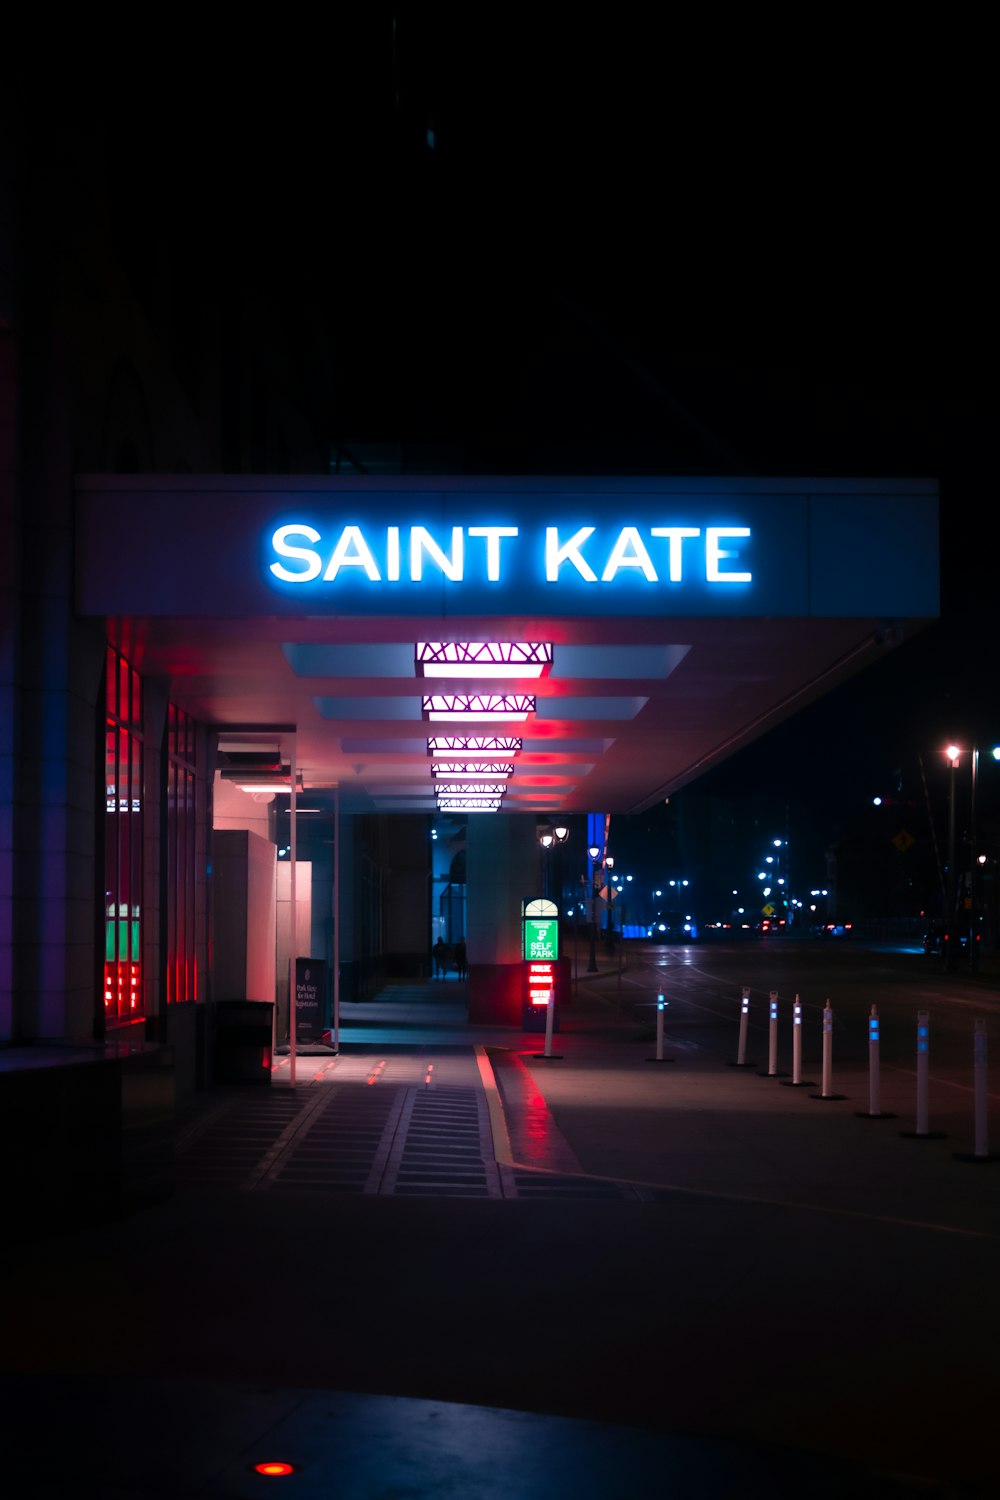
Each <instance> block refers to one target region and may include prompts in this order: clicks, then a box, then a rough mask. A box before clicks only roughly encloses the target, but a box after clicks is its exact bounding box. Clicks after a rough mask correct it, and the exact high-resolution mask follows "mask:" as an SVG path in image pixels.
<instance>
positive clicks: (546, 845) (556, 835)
mask: <svg viewBox="0 0 1000 1500" xmlns="http://www.w3.org/2000/svg"><path fill="white" fill-rule="evenodd" d="M536 837H537V839H538V842H539V844H540V845H541V846H542V848H543V849H544V850H546V851H548V850H550V849H558V848H559V847H560V846H561V845H563V844H565V842H566V840H567V839H568V838H569V829H568V828H567V827H566V826H565V825H564V824H561V823H560V824H557V825H556V826H555V827H554V828H553V827H550V826H549V824H545V825H544V826H543V827H541V828H539V829H538V831H537V834H536ZM543 865H544V870H545V880H544V886H545V891H544V894H545V895H546V897H547V898H548V899H549V900H550V901H551V900H552V872H551V870H550V868H549V861H548V860H547V859H544V858H543ZM556 873H557V877H558V884H559V886H560V889H559V892H558V895H559V901H558V905H559V907H560V910H561V909H562V889H561V886H562V873H561V869H559V868H557V871H556Z"/></svg>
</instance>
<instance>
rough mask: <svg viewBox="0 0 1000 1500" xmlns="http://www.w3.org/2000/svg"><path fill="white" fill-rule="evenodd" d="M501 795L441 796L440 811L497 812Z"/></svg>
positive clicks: (501, 800) (501, 799)
mask: <svg viewBox="0 0 1000 1500" xmlns="http://www.w3.org/2000/svg"><path fill="white" fill-rule="evenodd" d="M502 802H503V798H502V797H442V798H441V799H440V801H439V802H438V808H439V809H440V811H441V812H469V813H471V812H499V811H500V804H501V803H502Z"/></svg>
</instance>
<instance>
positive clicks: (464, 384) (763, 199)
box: [8, 4, 1000, 853]
mask: <svg viewBox="0 0 1000 1500" xmlns="http://www.w3.org/2000/svg"><path fill="white" fill-rule="evenodd" d="M353 9H354V10H355V11H357V12H361V13H360V14H351V15H339V16H336V17H335V18H333V19H330V18H329V17H326V18H324V22H323V30H322V34H321V35H320V34H316V35H308V34H304V33H302V32H301V31H296V32H295V34H294V35H289V36H287V37H285V36H275V35H274V34H273V32H272V30H271V29H270V28H269V31H268V35H267V36H266V37H264V36H261V37H260V38H257V37H256V36H254V35H253V34H252V33H246V34H241V35H239V36H231V37H229V36H227V37H225V38H220V39H219V42H218V43H213V42H212V41H211V40H210V39H208V38H200V39H199V42H198V45H193V44H192V38H191V37H190V36H189V35H188V34H187V33H186V31H185V34H184V36H183V37H178V38H177V39H175V40H172V39H170V38H164V39H163V45H162V47H158V51H157V56H156V58H155V60H149V59H147V60H145V61H144V62H143V63H142V64H141V65H140V64H139V62H138V61H136V62H135V65H134V66H133V67H131V68H129V69H126V70H123V69H122V68H121V67H120V66H119V65H118V55H117V52H116V53H115V62H114V65H113V67H111V68H110V69H109V68H106V67H103V66H101V67H93V68H90V69H81V70H80V71H79V76H78V77H77V78H76V80H75V82H73V81H71V82H70V83H69V85H68V87H67V89H66V90H65V91H64V92H63V93H62V94H60V96H59V98H60V103H59V105H57V106H53V103H52V99H51V97H49V96H48V95H46V97H45V98H44V99H41V100H40V99H39V98H38V97H36V96H33V95H32V94H31V91H30V86H29V85H27V84H24V82H23V80H22V87H23V88H24V90H25V100H24V101H23V103H22V104H21V105H20V115H19V117H17V124H18V126H19V128H20V129H21V130H22V131H24V130H25V127H26V126H27V130H28V134H29V135H30V133H31V131H32V130H34V131H37V132H38V134H39V137H41V136H45V137H46V138H48V137H49V135H50V134H53V133H54V134H55V135H58V132H59V131H60V130H64V129H66V128H68V127H69V128H73V129H81V130H89V131H93V132H95V133H96V134H97V135H99V136H101V137H102V139H103V140H104V141H105V143H106V150H107V154H108V162H109V169H108V193H109V198H110V202H111V205H112V212H113V213H114V214H115V216H116V220H117V222H118V224H119V226H120V232H121V235H122V237H123V240H128V241H129V242H130V245H131V252H130V253H131V254H132V255H133V256H135V255H136V254H137V253H138V254H141V252H142V246H143V244H144V228H148V229H149V230H150V231H151V232H152V231H155V234H156V235H158V236H160V237H164V238H166V239H167V240H168V241H169V242H170V244H171V254H172V257H173V262H174V268H175V277H176V285H177V287H178V289H179V290H180V291H181V292H183V290H184V288H185V287H187V288H200V292H201V295H206V293H207V294H208V295H210V289H211V286H212V285H213V283H217V282H220V281H224V282H225V283H226V284H227V285H229V286H232V285H233V284H241V285H242V286H243V287H244V288H245V290H246V293H247V295H248V296H250V297H253V296H255V295H257V294H258V292H259V291H260V290H261V289H266V294H267V297H268V298H269V299H270V300H271V301H272V302H274V303H275V304H277V305H278V306H280V305H281V304H283V303H284V304H289V305H290V304H291V303H296V304H298V305H299V306H301V304H302V302H303V300H307V301H308V303H309V306H310V308H311V309H312V315H313V316H314V317H315V319H316V320H317V324H321V325H322V326H323V327H324V328H326V329H327V330H329V332H330V338H331V344H332V347H333V350H334V369H333V372H332V376H331V380H332V393H333V394H332V399H331V401H330V408H329V427H330V437H331V440H332V441H337V442H348V443H350V442H402V443H410V444H413V443H425V444H441V445H444V446H447V447H450V448H451V449H453V450H454V451H455V452H456V453H459V454H460V455H461V462H462V464H463V466H464V467H465V469H466V470H467V471H468V472H481V473H482V472H493V473H503V472H521V473H531V472H536V473H542V472H549V473H568V472H605V473H648V474H683V473H702V474H706V473H708V474H711V473H718V474H726V473H744V474H799V475H811V474H817V475H821V474H844V475H871V476H907V475H916V476H927V477H932V478H936V479H938V480H939V481H940V484H941V506H942V560H943V575H942V579H943V614H942V619H941V621H940V622H939V623H938V624H935V625H934V626H932V627H930V628H929V629H928V630H926V631H925V632H924V633H923V635H922V636H921V637H919V638H918V639H916V640H914V641H912V642H910V643H908V644H907V645H905V646H904V647H902V648H900V649H898V650H897V651H895V652H892V653H890V654H889V655H888V656H887V657H886V658H885V660H884V661H883V662H881V663H879V664H878V665H877V666H875V667H872V668H870V669H869V670H868V671H866V672H865V673H863V674H861V676H859V677H858V678H857V679H856V680H854V681H853V682H851V683H849V684H847V685H845V686H844V687H842V688H841V689H839V690H837V691H836V692H834V693H833V694H831V695H829V697H828V698H827V699H825V700H824V701H823V703H821V704H820V705H818V706H816V707H815V708H813V709H810V710H808V711H807V712H805V713H803V714H801V715H799V716H797V718H796V719H795V720H793V721H792V722H791V723H789V724H788V725H786V726H783V727H781V728H779V729H778V730H775V731H773V732H772V733H771V734H770V735H768V736H766V737H765V738H764V739H763V740H761V741H760V742H759V743H758V744H757V745H756V746H754V747H751V748H750V749H749V750H748V751H746V752H745V753H744V754H742V755H739V756H737V757H735V758H734V759H733V760H732V761H731V762H729V763H728V764H727V765H726V766H724V767H722V768H720V769H719V770H718V771H717V772H715V773H713V774H712V776H710V777H707V778H705V779H704V783H703V784H702V786H703V789H704V791H705V792H706V793H707V792H712V793H713V794H715V793H717V794H719V795H726V796H738V795H740V794H741V793H747V792H748V791H749V790H753V791H754V792H756V791H758V790H759V789H760V787H761V786H762V785H763V784H765V783H767V784H771V783H773V785H774V787H775V789H776V794H777V795H778V797H779V798H780V797H784V799H785V800H786V801H796V800H799V801H801V802H802V803H803V805H805V803H809V804H810V806H811V807H812V809H813V811H814V819H813V820H814V821H815V822H816V824H817V831H816V835H815V836H816V839H817V841H818V842H819V843H820V844H822V843H823V842H824V840H826V841H829V840H831V839H835V838H836V837H838V836H840V835H841V834H842V833H843V832H844V830H845V828H847V827H849V826H850V824H851V822H852V819H853V818H854V816H855V814H856V812H857V809H858V807H859V806H860V805H861V804H862V803H863V802H864V801H866V800H870V798H871V796H872V795H874V794H875V793H876V792H879V791H882V790H883V789H884V788H885V787H886V786H888V785H889V784H890V782H891V780H892V778H893V776H894V775H896V777H897V780H899V781H900V782H901V784H903V785H904V786H905V787H906V788H907V789H908V788H909V787H910V785H911V784H912V780H913V778H914V776H915V775H916V770H915V768H916V766H917V764H918V757H919V756H920V755H923V756H924V757H926V758H927V759H928V761H930V760H931V759H932V758H933V757H934V756H935V755H938V756H939V747H940V745H941V744H942V743H944V741H945V740H946V739H947V738H951V737H956V738H964V737H966V736H971V735H973V734H974V735H975V736H976V737H977V738H978V739H979V742H980V743H981V744H986V743H992V738H991V737H992V736H997V737H1000V712H998V711H997V706H996V662H997V659H998V657H997V647H998V638H997V637H998V632H997V629H996V625H995V623H994V605H993V590H992V566H993V551H994V549H995V541H994V539H993V533H992V531H990V529H989V528H990V517H991V515H992V513H993V511H994V508H995V503H994V488H995V486H994V478H993V472H992V468H991V467H990V466H989V465H988V463H987V437H988V435H989V436H992V426H993V411H992V403H991V401H990V399H989V398H990V396H991V394H992V392H991V389H990V388H991V386H992V384H993V381H992V379H991V377H992V374H993V372H992V360H991V355H992V350H993V348H994V346H995V321H994V320H995V306H994V304H995V298H994V297H993V288H992V286H991V273H992V267H989V268H988V260H992V258H993V257H992V250H993V245H994V240H993V237H992V231H990V230H988V227H987V225H988V215H989V212H990V198H991V196H992V191H991V189H992V182H993V178H994V171H993V164H992V162H991V160H990V158H989V155H988V150H987V145H986V142H987V141H989V139H990V136H991V131H990V130H988V128H987V107H986V100H987V98H988V97H989V94H988V92H987V87H986V76H985V66H986V64H985V58H986V56H988V55H989V49H988V48H987V47H986V46H985V42H984V39H982V38H978V39H977V37H976V36H975V34H973V33H970V32H969V31H968V30H967V23H966V22H965V21H963V20H962V18H959V19H957V20H955V21H954V22H946V21H943V20H942V19H941V17H936V18H935V20H934V23H933V27H932V26H931V24H930V22H925V23H921V22H919V21H917V20H915V19H914V17H913V16H908V17H907V20H906V27H905V30H904V29H902V27H901V25H897V24H896V23H895V22H893V21H891V20H888V19H886V20H873V19H872V17H871V16H870V15H866V16H865V18H864V22H863V24H862V22H861V21H860V20H852V19H851V18H850V17H848V16H846V15H844V16H842V15H840V14H837V15H836V16H834V15H833V14H832V13H831V14H830V15H829V16H827V15H822V16H817V17H813V18H812V19H811V21H810V24H809V29H807V28H806V26H805V23H804V22H796V21H795V20H794V19H793V20H792V21H788V20H787V19H786V20H783V21H781V22H779V21H777V20H773V21H770V22H769V21H767V20H763V21H762V20H761V17H760V15H759V12H757V11H754V12H751V13H748V14H747V15H745V16H742V17H741V16H739V15H735V16H734V15H732V14H728V13H727V14H726V15H725V17H724V18H723V17H722V16H721V15H719V14H716V13H709V14H706V15H705V17H704V19H703V20H702V21H699V20H697V19H695V18H693V17H690V16H678V15H677V14H675V13H674V12H673V11H671V12H670V13H669V14H667V15H666V16H664V17H661V18H660V19H659V20H656V21H653V20H650V19H649V18H648V17H646V16H645V15H642V16H640V15H639V14H638V13H629V11H628V10H627V9H626V10H625V12H624V13H623V15H622V16H621V18H619V17H618V16H617V15H615V14H614V13H612V12H606V11H605V12H601V13H600V17H599V19H595V20H593V21H585V20H584V19H582V15H581V13H580V11H579V8H577V10H575V11H572V12H568V11H566V10H565V8H563V7H559V8H557V10H558V14H549V13H547V12H546V13H544V14H541V15H540V14H539V11H540V9H543V8H539V7H524V8H519V7H509V8H505V9H504V10H503V11H499V12H498V11H496V10H495V9H493V8H481V7H463V8H462V9H461V10H460V11H456V9H455V8H453V7H447V6H434V5H421V6H419V7H411V6H406V5H404V6H399V7H388V6H381V5H377V4H376V5H372V6H366V7H356V8H353ZM922 27H923V29H922ZM10 107H11V105H10V99H8V108H10ZM64 107H65V109H66V117H65V118H62V119H60V118H58V114H59V110H60V109H62V108H64ZM16 108H17V107H16V106H15V113H16ZM996 776H997V779H998V780H1000V769H998V770H997V773H996ZM931 779H933V778H931ZM981 794H982V799H983V810H984V817H985V815H986V813H987V811H988V808H989V806H990V805H991V804H992V803H994V802H996V803H997V804H998V805H1000V795H998V794H995V793H994V792H993V789H992V784H991V781H990V777H989V773H988V769H984V775H983V778H982V782H981ZM997 852H998V853H1000V848H998V851H997Z"/></svg>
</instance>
